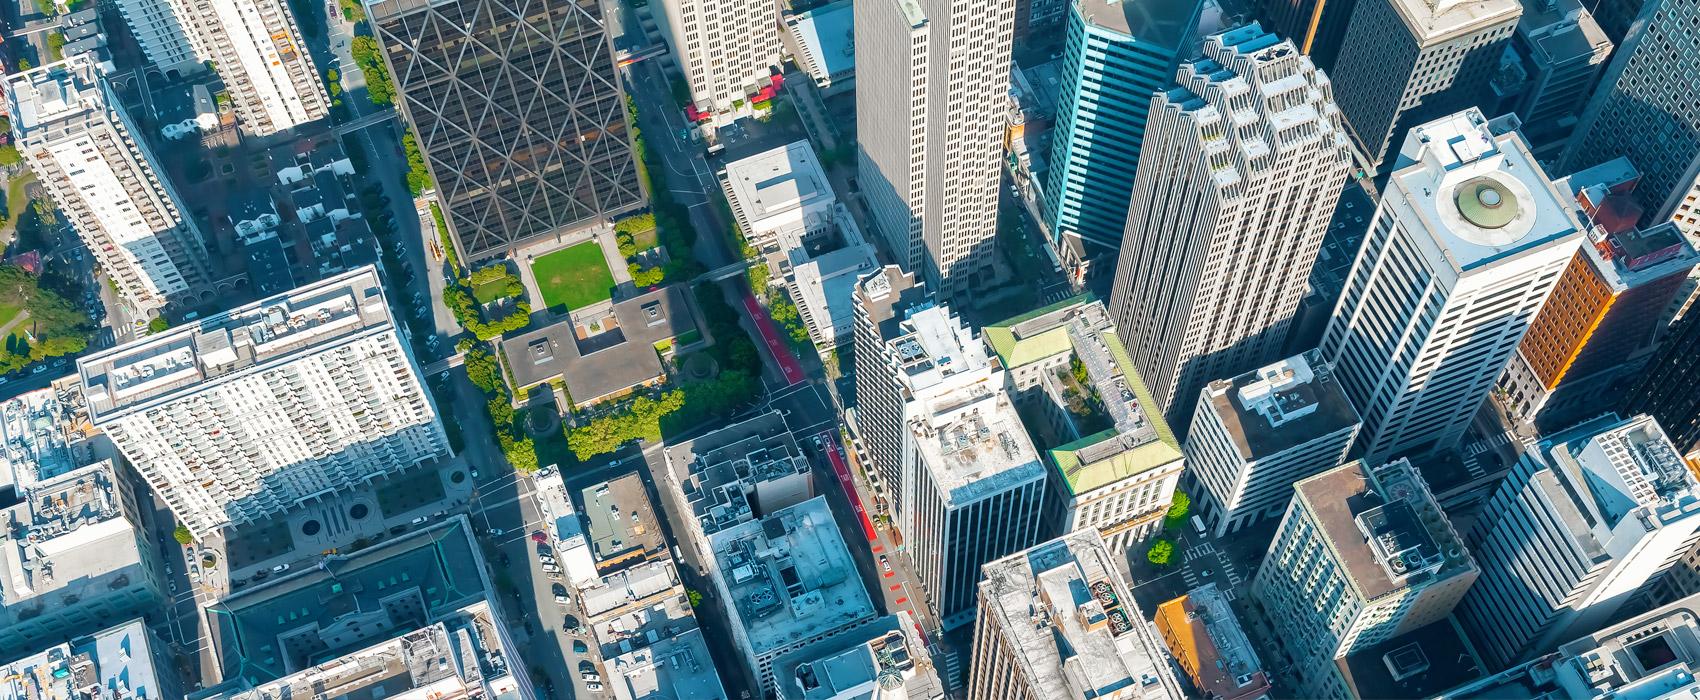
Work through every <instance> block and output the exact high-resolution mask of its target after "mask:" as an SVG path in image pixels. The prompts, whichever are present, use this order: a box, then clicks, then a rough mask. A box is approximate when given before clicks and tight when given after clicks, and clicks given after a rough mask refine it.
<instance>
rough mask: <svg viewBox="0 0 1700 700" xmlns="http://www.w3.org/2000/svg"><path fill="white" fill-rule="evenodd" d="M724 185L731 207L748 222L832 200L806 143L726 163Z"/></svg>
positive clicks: (823, 173)
mask: <svg viewBox="0 0 1700 700" xmlns="http://www.w3.org/2000/svg"><path fill="white" fill-rule="evenodd" d="M726 183H727V188H728V190H729V191H730V192H731V195H732V198H733V200H734V201H733V202H732V206H733V207H734V208H735V209H737V210H738V211H740V212H742V214H743V218H744V219H745V220H746V221H750V222H761V221H763V220H765V219H768V218H770V217H774V216H778V215H780V214H784V213H786V212H790V211H794V210H796V209H801V208H804V207H806V206H817V205H822V204H831V203H832V202H833V201H835V197H834V196H833V193H832V185H831V184H829V183H828V182H827V179H826V172H825V171H823V170H821V167H820V160H819V159H818V158H816V157H815V153H814V149H812V148H810V147H809V142H808V141H797V142H795V143H791V144H787V145H784V146H780V147H778V148H775V149H772V150H767V151H763V152H761V153H757V154H755V155H753V156H750V157H748V158H743V159H741V160H735V161H732V162H730V163H727V164H726Z"/></svg>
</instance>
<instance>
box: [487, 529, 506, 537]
mask: <svg viewBox="0 0 1700 700" xmlns="http://www.w3.org/2000/svg"><path fill="white" fill-rule="evenodd" d="M504 532H507V531H506V530H503V529H502V528H499V527H493V528H490V536H491V537H501V536H502V533H504Z"/></svg>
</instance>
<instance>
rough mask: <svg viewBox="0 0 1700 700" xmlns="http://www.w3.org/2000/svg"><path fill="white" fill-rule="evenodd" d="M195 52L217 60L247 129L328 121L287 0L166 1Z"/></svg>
mask: <svg viewBox="0 0 1700 700" xmlns="http://www.w3.org/2000/svg"><path fill="white" fill-rule="evenodd" d="M167 2H169V3H170V5H171V9H172V13H173V14H175V15H176V16H177V22H178V24H180V25H181V26H182V28H183V31H184V33H185V34H186V35H187V36H188V39H189V45H190V46H192V47H194V49H195V54H196V55H197V56H198V57H200V58H201V59H202V60H205V61H212V62H213V66H214V67H215V68H216V69H217V70H218V75H219V77H220V78H223V79H224V87H225V90H227V91H229V92H230V96H231V98H232V103H233V104H234V106H235V108H236V117H237V119H238V120H240V122H241V124H242V130H243V131H246V132H248V133H250V134H254V135H256V136H266V135H270V134H274V133H277V132H279V131H286V130H289V129H293V128H295V127H297V126H300V125H302V124H306V123H307V122H312V121H317V120H320V119H324V118H325V115H326V114H329V113H330V97H329V96H327V95H326V94H325V83H324V80H323V78H321V77H320V76H319V69H318V68H316V67H315V66H314V65H313V57H312V56H310V55H309V54H308V53H307V45H306V44H304V43H302V42H301V30H300V29H299V28H298V27H296V26H295V17H294V14H293V13H292V12H291V11H290V8H289V6H288V5H287V4H286V3H285V2H284V0H167Z"/></svg>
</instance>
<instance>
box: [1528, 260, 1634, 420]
mask: <svg viewBox="0 0 1700 700" xmlns="http://www.w3.org/2000/svg"><path fill="white" fill-rule="evenodd" d="M1614 300H1615V297H1614V296H1613V295H1612V293H1611V288H1610V287H1608V286H1606V282H1605V279H1604V278H1602V277H1601V276H1600V273H1599V271H1598V270H1595V269H1594V264H1593V262H1592V261H1591V260H1590V259H1589V257H1588V256H1587V255H1586V254H1584V253H1581V252H1578V253H1576V255H1575V256H1574V257H1572V258H1571V259H1570V265H1569V266H1568V267H1566V268H1564V274H1562V275H1560V276H1559V278H1558V286H1556V287H1554V288H1553V290H1552V296H1550V297H1548V298H1547V303H1546V306H1543V307H1541V312H1540V313H1539V314H1537V315H1536V316H1535V320H1534V322H1533V323H1531V324H1530V325H1529V332H1528V334H1527V335H1525V336H1523V343H1522V345H1520V346H1518V351H1519V352H1521V353H1522V354H1523V357H1524V358H1525V359H1527V360H1528V362H1529V366H1530V368H1531V369H1533V370H1534V372H1535V376H1536V377H1537V378H1539V379H1540V381H1541V384H1542V385H1543V386H1545V387H1546V388H1547V389H1548V390H1551V389H1553V388H1554V387H1557V386H1558V384H1559V382H1560V381H1562V380H1563V379H1564V373H1565V372H1566V371H1568V370H1569V369H1570V365H1571V363H1573V362H1575V361H1576V356H1577V355H1578V354H1579V353H1581V351H1582V348H1583V347H1584V346H1585V345H1587V343H1588V336H1590V335H1592V334H1593V332H1594V329H1595V328H1597V327H1598V326H1599V324H1600V319H1602V318H1605V315H1606V312H1607V311H1609V310H1611V305H1612V302H1613V301H1614Z"/></svg>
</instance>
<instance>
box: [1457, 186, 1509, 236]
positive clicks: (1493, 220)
mask: <svg viewBox="0 0 1700 700" xmlns="http://www.w3.org/2000/svg"><path fill="white" fill-rule="evenodd" d="M1453 200H1454V201H1455V202H1457V204H1458V213H1460V214H1463V215H1464V220H1466V221H1469V222H1470V223H1472V224H1475V225H1477V226H1480V227H1482V228H1490V229H1498V228H1505V226H1506V224H1509V223H1511V222H1512V221H1513V220H1515V219H1516V218H1517V213H1518V210H1519V207H1518V204H1517V195H1515V194H1513V193H1512V192H1511V190H1510V189H1509V188H1507V187H1505V185H1503V184H1501V183H1500V182H1499V181H1497V180H1495V179H1493V178H1487V177H1476V178H1471V179H1470V180H1468V181H1466V182H1464V183H1463V184H1461V185H1459V186H1458V189H1457V190H1455V191H1454V196H1453Z"/></svg>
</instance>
